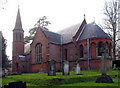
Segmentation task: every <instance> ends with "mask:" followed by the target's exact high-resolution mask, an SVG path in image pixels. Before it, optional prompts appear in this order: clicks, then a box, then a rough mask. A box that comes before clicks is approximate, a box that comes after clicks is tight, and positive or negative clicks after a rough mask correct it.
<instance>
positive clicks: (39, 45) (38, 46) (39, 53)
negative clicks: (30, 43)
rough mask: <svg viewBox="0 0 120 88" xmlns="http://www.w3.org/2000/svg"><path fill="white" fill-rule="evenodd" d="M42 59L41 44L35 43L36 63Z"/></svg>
mask: <svg viewBox="0 0 120 88" xmlns="http://www.w3.org/2000/svg"><path fill="white" fill-rule="evenodd" d="M41 59H42V45H41V44H37V45H36V63H39V62H40V61H41Z"/></svg>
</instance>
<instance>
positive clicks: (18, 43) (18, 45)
mask: <svg viewBox="0 0 120 88" xmlns="http://www.w3.org/2000/svg"><path fill="white" fill-rule="evenodd" d="M16 34H17V39H16ZM20 35H21V39H20ZM23 54H24V31H23V30H13V51H12V56H13V58H12V71H13V72H16V70H17V68H16V63H15V59H17V58H16V57H17V56H18V55H23Z"/></svg>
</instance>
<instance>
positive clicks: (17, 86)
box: [4, 81, 26, 88]
mask: <svg viewBox="0 0 120 88" xmlns="http://www.w3.org/2000/svg"><path fill="white" fill-rule="evenodd" d="M4 88H26V82H24V83H23V82H22V81H16V82H10V83H9V84H8V85H4Z"/></svg>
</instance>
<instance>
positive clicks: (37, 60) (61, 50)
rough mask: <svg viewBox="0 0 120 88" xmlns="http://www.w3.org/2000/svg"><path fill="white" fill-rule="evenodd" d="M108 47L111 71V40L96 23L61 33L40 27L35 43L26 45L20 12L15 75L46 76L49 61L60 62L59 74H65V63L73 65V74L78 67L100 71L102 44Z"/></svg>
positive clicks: (84, 21) (83, 24)
mask: <svg viewBox="0 0 120 88" xmlns="http://www.w3.org/2000/svg"><path fill="white" fill-rule="evenodd" d="M103 43H106V48H107V50H108V52H107V55H106V56H107V60H106V61H107V68H111V66H112V65H111V61H112V59H111V38H110V37H109V36H108V35H107V34H106V33H105V32H104V31H103V30H102V29H101V28H100V27H99V26H98V25H97V24H96V23H95V22H93V23H87V22H86V19H85V18H84V19H83V21H82V22H81V23H78V24H76V25H73V26H71V27H68V28H66V29H64V30H61V31H59V32H57V33H55V32H51V31H49V30H46V28H42V27H38V28H37V32H36V34H35V36H34V39H33V41H32V42H31V43H28V44H25V43H24V30H23V28H22V21H21V16H20V11H19V9H18V13H17V18H16V24H15V28H14V29H13V57H12V71H13V72H41V71H43V69H44V70H45V72H47V70H48V61H50V60H55V61H56V71H62V66H63V62H64V61H65V60H67V61H69V66H70V67H69V68H70V70H73V69H74V67H75V65H76V63H79V64H80V67H81V69H88V67H89V68H90V69H100V66H101V56H102V53H101V52H100V49H101V47H102V44H103Z"/></svg>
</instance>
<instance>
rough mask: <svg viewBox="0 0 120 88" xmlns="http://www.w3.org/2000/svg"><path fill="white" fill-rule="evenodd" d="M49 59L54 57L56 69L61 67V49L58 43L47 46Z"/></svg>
mask: <svg viewBox="0 0 120 88" xmlns="http://www.w3.org/2000/svg"><path fill="white" fill-rule="evenodd" d="M49 54H50V56H49V60H50V59H54V60H55V61H56V71H58V70H60V69H61V64H60V63H61V50H60V45H56V44H50V47H49Z"/></svg>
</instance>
